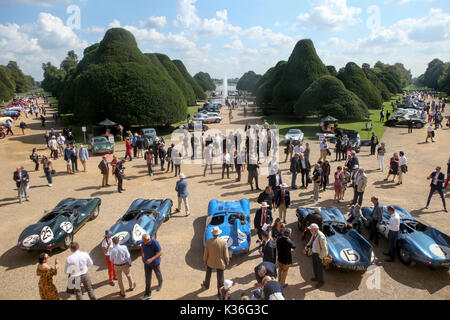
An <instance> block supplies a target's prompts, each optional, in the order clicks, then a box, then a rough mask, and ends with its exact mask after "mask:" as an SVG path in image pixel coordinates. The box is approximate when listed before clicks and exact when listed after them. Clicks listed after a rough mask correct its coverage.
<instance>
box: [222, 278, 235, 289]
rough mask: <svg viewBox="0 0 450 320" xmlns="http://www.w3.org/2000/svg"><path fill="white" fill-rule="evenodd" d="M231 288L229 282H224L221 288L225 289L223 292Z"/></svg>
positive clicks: (231, 283)
mask: <svg viewBox="0 0 450 320" xmlns="http://www.w3.org/2000/svg"><path fill="white" fill-rule="evenodd" d="M232 286H233V281H231V280H225V281H224V282H223V287H224V288H225V290H228V289H230V288H231V287H232Z"/></svg>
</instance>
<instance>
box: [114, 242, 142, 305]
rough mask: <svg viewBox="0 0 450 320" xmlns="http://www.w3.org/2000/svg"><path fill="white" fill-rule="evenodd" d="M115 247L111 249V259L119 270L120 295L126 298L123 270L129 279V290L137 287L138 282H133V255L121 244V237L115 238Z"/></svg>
mask: <svg viewBox="0 0 450 320" xmlns="http://www.w3.org/2000/svg"><path fill="white" fill-rule="evenodd" d="M112 241H113V243H114V248H113V249H112V250H111V261H112V262H113V263H114V268H115V269H116V271H117V282H119V287H120V295H121V296H122V297H123V298H125V288H124V287H123V281H122V272H123V273H124V274H125V276H126V277H127V279H128V285H129V286H130V289H129V291H133V290H134V288H136V283H135V282H133V277H132V276H131V273H130V267H131V256H130V252H129V251H128V248H127V247H126V246H122V245H121V244H120V238H119V237H114V238H113V240H112Z"/></svg>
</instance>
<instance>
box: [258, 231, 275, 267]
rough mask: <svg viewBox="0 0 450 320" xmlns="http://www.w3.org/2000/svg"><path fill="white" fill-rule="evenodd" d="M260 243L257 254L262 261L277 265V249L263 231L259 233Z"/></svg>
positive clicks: (267, 234)
mask: <svg viewBox="0 0 450 320" xmlns="http://www.w3.org/2000/svg"><path fill="white" fill-rule="evenodd" d="M261 237H262V243H261V245H260V246H259V253H260V254H261V255H262V257H263V261H268V262H272V263H277V249H276V247H275V244H274V242H273V240H272V239H270V236H269V232H267V231H263V232H262V233H261Z"/></svg>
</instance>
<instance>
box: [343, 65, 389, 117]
mask: <svg viewBox="0 0 450 320" xmlns="http://www.w3.org/2000/svg"><path fill="white" fill-rule="evenodd" d="M337 78H338V79H339V80H341V81H342V82H343V83H344V85H345V87H346V88H347V89H348V90H350V91H352V92H354V93H355V94H356V95H357V96H358V97H360V98H361V100H363V101H364V102H365V104H366V105H367V106H368V107H369V108H372V109H376V108H381V106H382V104H383V100H382V98H381V94H380V92H379V91H378V89H377V88H376V87H375V86H374V85H373V84H372V82H370V81H369V79H367V77H366V74H365V73H364V71H363V70H362V69H361V68H360V67H358V65H357V64H356V63H354V62H349V63H347V65H346V66H345V68H342V69H341V70H339V73H338V75H337Z"/></svg>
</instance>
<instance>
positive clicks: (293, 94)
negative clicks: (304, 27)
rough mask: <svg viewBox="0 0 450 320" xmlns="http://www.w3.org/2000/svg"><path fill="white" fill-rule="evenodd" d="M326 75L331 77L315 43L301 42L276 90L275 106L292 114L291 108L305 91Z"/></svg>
mask: <svg viewBox="0 0 450 320" xmlns="http://www.w3.org/2000/svg"><path fill="white" fill-rule="evenodd" d="M325 75H329V72H328V69H327V67H326V66H325V65H324V64H323V63H322V61H321V60H320V58H319V56H318V55H317V52H316V49H315V48H314V44H313V42H312V41H311V40H310V39H304V40H300V41H299V42H297V44H296V46H295V48H294V50H293V52H292V54H291V56H290V57H289V60H288V62H287V65H286V67H285V69H284V72H283V75H282V77H281V80H280V82H279V83H278V84H277V85H276V86H275V88H274V92H273V104H274V105H275V106H277V107H278V108H279V110H280V111H282V112H286V113H290V112H292V111H293V110H292V108H291V106H293V105H294V104H295V101H297V99H298V98H299V97H300V95H301V94H302V93H303V91H305V90H306V88H308V87H309V86H310V85H311V83H313V82H314V81H316V80H317V79H319V78H321V77H322V76H325Z"/></svg>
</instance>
